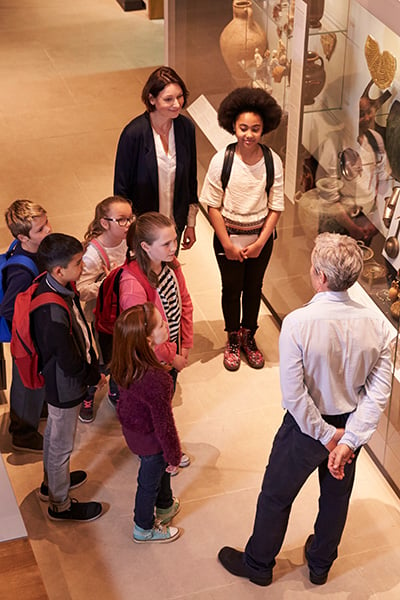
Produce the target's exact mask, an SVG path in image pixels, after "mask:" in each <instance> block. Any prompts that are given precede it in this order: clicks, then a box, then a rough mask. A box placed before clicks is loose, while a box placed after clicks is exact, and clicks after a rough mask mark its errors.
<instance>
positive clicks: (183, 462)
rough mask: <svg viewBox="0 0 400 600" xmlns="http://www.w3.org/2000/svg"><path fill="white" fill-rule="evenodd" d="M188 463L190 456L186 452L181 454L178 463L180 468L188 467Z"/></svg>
mask: <svg viewBox="0 0 400 600" xmlns="http://www.w3.org/2000/svg"><path fill="white" fill-rule="evenodd" d="M189 465H190V458H189V456H188V455H187V454H182V456H181V462H180V463H179V466H180V468H181V469H184V468H185V467H188V466H189Z"/></svg>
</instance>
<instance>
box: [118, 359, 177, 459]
mask: <svg viewBox="0 0 400 600" xmlns="http://www.w3.org/2000/svg"><path fill="white" fill-rule="evenodd" d="M172 395H173V384H172V378H171V376H170V375H169V374H168V373H167V371H163V370H161V369H149V370H148V371H147V372H146V373H145V374H144V376H143V377H142V379H140V380H139V381H134V382H133V383H131V385H130V386H129V388H128V389H124V388H119V400H118V406H117V413H118V417H119V420H120V422H121V425H122V431H123V433H124V436H125V439H126V443H127V444H128V446H129V448H130V449H131V450H132V452H133V453H134V454H138V455H139V456H148V455H151V454H159V453H160V452H163V454H164V458H165V460H166V462H167V463H169V464H170V465H174V466H177V465H179V463H180V460H181V448H180V444H179V437H178V432H177V430H176V426H175V421H174V416H173V414H172V405H171V402H172Z"/></svg>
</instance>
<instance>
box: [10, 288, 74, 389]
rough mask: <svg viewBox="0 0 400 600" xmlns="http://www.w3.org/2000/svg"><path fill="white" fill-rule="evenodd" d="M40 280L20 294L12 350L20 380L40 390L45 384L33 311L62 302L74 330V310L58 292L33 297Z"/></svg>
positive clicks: (27, 385)
mask: <svg viewBox="0 0 400 600" xmlns="http://www.w3.org/2000/svg"><path fill="white" fill-rule="evenodd" d="M38 285H39V281H38V280H37V279H35V281H34V282H33V284H32V285H31V286H30V287H29V288H28V289H27V290H25V292H21V293H20V294H18V295H17V297H16V299H15V305H14V317H13V321H12V333H11V344H10V350H11V354H12V357H13V359H14V361H15V364H16V366H17V368H18V373H19V375H20V377H21V381H22V383H23V385H24V386H25V387H26V388H29V389H30V390H37V389H39V388H42V387H43V386H44V378H43V375H42V373H41V372H40V370H39V355H38V353H37V350H36V347H35V344H34V341H33V339H32V335H31V322H30V315H31V313H32V312H33V311H34V310H36V309H37V308H39V306H43V305H44V304H59V305H60V306H62V307H63V308H65V309H66V310H67V312H68V315H69V321H70V333H72V322H71V312H70V308H69V306H68V304H67V303H66V301H65V300H64V299H63V298H62V297H61V296H59V294H56V293H55V292H45V293H44V294H40V295H39V296H36V298H32V296H33V294H34V293H35V291H36V289H37V287H38Z"/></svg>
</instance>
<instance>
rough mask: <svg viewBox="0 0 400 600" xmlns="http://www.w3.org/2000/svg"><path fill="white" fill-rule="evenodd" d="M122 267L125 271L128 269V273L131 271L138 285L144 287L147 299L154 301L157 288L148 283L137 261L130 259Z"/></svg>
mask: <svg viewBox="0 0 400 600" xmlns="http://www.w3.org/2000/svg"><path fill="white" fill-rule="evenodd" d="M122 268H123V269H126V270H127V271H130V273H132V275H133V276H134V277H135V278H136V279H137V280H138V282H139V283H140V285H141V286H142V287H143V288H144V290H145V292H146V296H147V299H148V301H149V302H153V303H154V302H155V299H156V296H157V290H156V288H154V287H153V286H152V285H151V284H150V282H149V280H148V279H147V277H146V275H145V274H144V273H143V271H142V269H141V268H140V267H139V265H138V263H137V261H136V260H132V261H131V262H129V263H126V264H125V265H124V266H123V267H122Z"/></svg>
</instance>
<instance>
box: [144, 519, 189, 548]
mask: <svg viewBox="0 0 400 600" xmlns="http://www.w3.org/2000/svg"><path fill="white" fill-rule="evenodd" d="M179 534H180V531H179V529H178V528H177V527H167V526H166V525H161V523H159V522H158V521H155V523H154V526H153V528H152V529H142V528H141V527H139V525H136V523H135V527H134V529H133V541H134V542H136V543H137V544H145V543H147V542H158V543H160V544H166V543H168V542H173V541H174V540H176V539H177V538H178V537H179Z"/></svg>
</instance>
